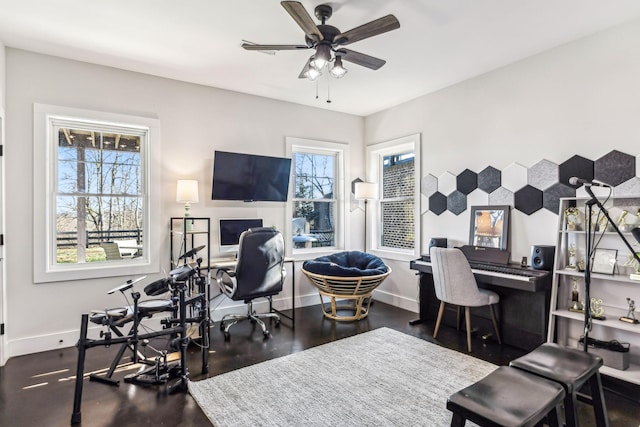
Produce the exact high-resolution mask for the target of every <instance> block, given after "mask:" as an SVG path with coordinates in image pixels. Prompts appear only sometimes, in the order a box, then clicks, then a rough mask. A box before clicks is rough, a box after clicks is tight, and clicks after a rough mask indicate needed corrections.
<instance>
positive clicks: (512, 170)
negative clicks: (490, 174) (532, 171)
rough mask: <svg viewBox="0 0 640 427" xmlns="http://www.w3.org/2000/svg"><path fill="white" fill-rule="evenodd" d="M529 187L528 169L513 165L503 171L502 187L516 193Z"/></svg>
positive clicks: (516, 164)
mask: <svg viewBox="0 0 640 427" xmlns="http://www.w3.org/2000/svg"><path fill="white" fill-rule="evenodd" d="M525 185H527V168H526V167H524V166H522V165H521V164H518V163H511V164H510V165H509V166H507V167H506V168H504V170H503V171H502V186H503V187H504V188H506V189H507V190H510V191H513V192H516V191H518V190H519V189H521V188H522V187H524V186H525Z"/></svg>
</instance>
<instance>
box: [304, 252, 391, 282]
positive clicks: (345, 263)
mask: <svg viewBox="0 0 640 427" xmlns="http://www.w3.org/2000/svg"><path fill="white" fill-rule="evenodd" d="M302 268H304V269H305V270H306V271H309V272H311V273H315V274H321V275H323V276H337V277H360V276H377V275H378V274H384V273H386V272H387V270H388V267H387V266H386V265H385V263H384V262H382V260H381V259H380V258H378V257H377V256H375V255H372V254H369V253H366V252H360V251H344V252H338V253H335V254H331V255H327V256H322V257H318V258H316V259H312V260H308V261H305V262H304V263H303V264H302Z"/></svg>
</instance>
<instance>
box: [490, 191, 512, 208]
mask: <svg viewBox="0 0 640 427" xmlns="http://www.w3.org/2000/svg"><path fill="white" fill-rule="evenodd" d="M489 204H490V205H509V206H513V191H510V190H507V189H506V188H504V187H500V188H498V189H497V190H495V191H494V192H493V193H491V194H489Z"/></svg>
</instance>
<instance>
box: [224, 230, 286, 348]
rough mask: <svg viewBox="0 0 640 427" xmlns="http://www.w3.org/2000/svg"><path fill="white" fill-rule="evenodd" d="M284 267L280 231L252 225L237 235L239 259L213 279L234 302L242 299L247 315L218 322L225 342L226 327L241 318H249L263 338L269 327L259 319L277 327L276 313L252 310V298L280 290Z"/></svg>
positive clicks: (270, 296) (278, 323)
mask: <svg viewBox="0 0 640 427" xmlns="http://www.w3.org/2000/svg"><path fill="white" fill-rule="evenodd" d="M285 275H286V270H285V268H284V239H283V238H282V234H281V233H280V232H279V231H277V230H275V229H274V228H271V227H261V228H252V229H249V230H247V231H245V232H243V233H242V234H241V235H240V246H239V249H238V262H237V264H236V266H235V270H233V269H220V270H218V272H217V273H216V279H217V282H218V286H219V287H220V291H221V292H223V293H224V294H225V295H227V296H228V297H229V298H231V299H232V300H234V301H240V300H244V302H245V304H247V313H246V314H227V315H225V316H224V317H223V318H222V321H221V322H220V329H221V330H222V331H223V332H224V339H225V341H228V340H229V336H230V335H229V328H231V326H233V325H235V324H236V323H238V322H240V321H241V320H251V321H252V322H255V323H257V324H259V325H260V327H261V328H262V334H263V335H264V337H265V338H267V337H268V336H269V330H268V329H267V327H266V325H265V324H264V322H263V321H262V320H261V319H264V318H272V319H275V321H276V327H277V326H279V325H280V317H279V316H278V315H277V314H275V313H261V314H257V313H256V312H255V311H254V310H253V300H254V299H256V298H263V297H266V298H268V299H269V301H271V298H272V296H273V295H276V294H278V293H280V292H281V291H282V285H283V283H284V279H285Z"/></svg>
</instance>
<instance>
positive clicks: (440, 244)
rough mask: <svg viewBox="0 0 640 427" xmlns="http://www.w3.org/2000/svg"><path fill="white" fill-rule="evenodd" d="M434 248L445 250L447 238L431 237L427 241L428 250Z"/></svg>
mask: <svg viewBox="0 0 640 427" xmlns="http://www.w3.org/2000/svg"><path fill="white" fill-rule="evenodd" d="M434 246H435V247H436V248H446V247H447V238H446V237H432V238H431V240H429V249H431V248H432V247H434Z"/></svg>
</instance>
